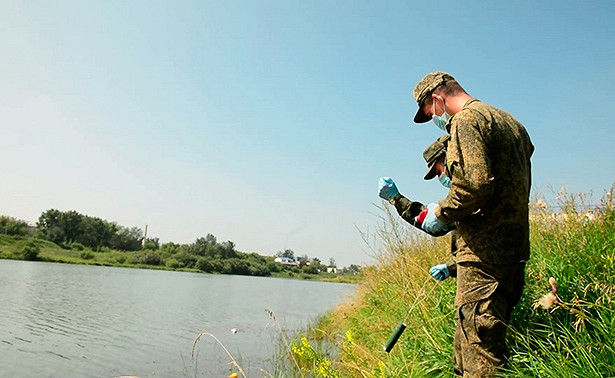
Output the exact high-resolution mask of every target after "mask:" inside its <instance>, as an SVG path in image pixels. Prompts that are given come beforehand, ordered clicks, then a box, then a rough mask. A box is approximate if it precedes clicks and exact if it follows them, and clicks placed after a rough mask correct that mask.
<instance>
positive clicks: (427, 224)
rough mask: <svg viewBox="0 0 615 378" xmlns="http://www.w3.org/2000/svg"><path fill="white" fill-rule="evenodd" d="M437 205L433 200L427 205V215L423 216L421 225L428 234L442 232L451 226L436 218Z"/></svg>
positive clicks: (448, 229)
mask: <svg viewBox="0 0 615 378" xmlns="http://www.w3.org/2000/svg"><path fill="white" fill-rule="evenodd" d="M437 207H438V204H436V203H433V202H432V203H430V204H428V205H427V216H426V217H425V220H424V221H423V225H422V226H421V227H422V228H423V230H425V231H427V232H428V233H430V234H436V235H437V234H442V233H444V232H446V231H450V229H451V228H452V227H451V226H449V225H447V224H446V223H444V222H442V221H440V220H439V219H438V218H436V208H437Z"/></svg>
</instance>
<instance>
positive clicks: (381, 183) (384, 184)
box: [378, 177, 399, 201]
mask: <svg viewBox="0 0 615 378" xmlns="http://www.w3.org/2000/svg"><path fill="white" fill-rule="evenodd" d="M398 194H399V190H397V186H395V183H394V182H393V180H391V178H390V177H380V180H378V195H379V196H380V198H382V199H385V200H387V201H389V200H390V199H391V198H393V197H395V196H396V195H398Z"/></svg>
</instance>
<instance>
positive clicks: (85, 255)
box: [79, 251, 94, 260]
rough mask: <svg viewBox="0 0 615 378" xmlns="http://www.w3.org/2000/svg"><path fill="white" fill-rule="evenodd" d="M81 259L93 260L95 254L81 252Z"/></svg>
mask: <svg viewBox="0 0 615 378" xmlns="http://www.w3.org/2000/svg"><path fill="white" fill-rule="evenodd" d="M79 257H81V258H82V259H84V260H91V259H93V258H94V254H93V253H92V252H91V251H81V253H79Z"/></svg>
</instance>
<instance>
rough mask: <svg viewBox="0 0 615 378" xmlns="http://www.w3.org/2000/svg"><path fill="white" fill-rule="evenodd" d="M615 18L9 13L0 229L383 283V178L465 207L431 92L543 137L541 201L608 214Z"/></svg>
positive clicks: (153, 6)
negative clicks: (378, 275)
mask: <svg viewBox="0 0 615 378" xmlns="http://www.w3.org/2000/svg"><path fill="white" fill-rule="evenodd" d="M613 16H615V2H613V1H610V0H602V1H592V2H579V1H566V0H560V1H540V2H536V1H508V2H492V1H465V2H459V1H447V0H444V1H439V2H415V1H386V2H382V1H305V0H301V1H294V0H288V1H265V0H260V1H251V0H241V1H234V0H224V1H149V0H147V1H140V0H131V1H123V0H122V1H119V0H105V1H87V0H76V1H66V0H58V1H53V2H52V1H27V2H25V1H7V0H5V1H2V2H1V3H0V27H1V29H2V30H1V33H0V47H1V49H2V59H0V72H1V74H0V122H1V124H2V126H0V130H1V132H0V143H1V146H2V148H1V149H0V182H1V183H2V184H1V185H0V214H3V215H9V216H13V217H16V218H18V219H22V220H26V221H28V222H30V223H32V224H34V223H36V221H37V220H38V217H39V216H40V214H41V213H42V212H44V211H45V210H47V209H51V208H54V209H58V210H61V211H69V210H76V211H78V212H79V213H81V214H85V215H89V216H93V217H99V218H102V219H105V220H108V221H112V222H116V223H118V224H120V225H123V226H126V227H139V228H144V227H145V225H147V227H148V237H158V238H159V239H160V241H161V242H163V243H164V242H169V241H173V242H176V243H191V242H193V241H194V240H195V239H197V238H198V237H203V236H205V235H207V234H213V235H214V236H216V238H217V239H218V241H220V242H222V241H226V240H230V241H232V242H234V243H235V245H236V248H237V249H238V250H240V251H243V252H256V253H259V254H262V255H273V254H275V253H277V252H279V251H283V250H285V249H291V250H293V251H294V252H295V255H297V256H299V255H308V256H309V257H310V258H311V257H317V258H319V259H320V260H321V261H323V262H325V263H328V262H329V259H331V258H333V259H335V261H336V262H337V264H338V266H347V265H349V264H369V263H371V262H373V258H374V255H373V252H372V247H373V246H371V247H370V245H369V244H368V243H366V242H365V241H364V238H363V235H370V234H371V233H372V232H374V231H375V230H376V229H377V228H378V227H379V226H378V225H379V223H380V216H381V215H382V213H381V210H379V209H378V207H379V206H383V205H384V206H387V205H385V204H383V203H382V202H381V200H380V198H379V197H378V178H379V177H381V176H389V177H391V178H393V180H395V182H396V183H397V186H398V188H399V190H400V191H401V193H403V194H404V195H406V196H407V197H409V198H412V199H414V200H419V201H421V202H423V203H429V202H437V201H438V200H440V199H441V198H443V197H444V196H445V195H446V191H445V189H444V188H443V187H441V185H440V184H439V183H438V182H437V180H433V181H424V180H423V175H424V173H425V170H426V165H425V161H424V160H423V158H422V152H423V149H424V148H425V147H426V146H427V145H428V144H430V143H431V142H432V141H433V140H435V139H436V138H437V137H438V136H440V135H441V131H439V130H438V129H437V128H436V127H435V125H433V123H431V122H430V123H426V124H420V125H418V124H414V123H413V121H412V118H413V116H414V113H415V112H416V109H417V106H416V103H415V102H414V99H413V97H412V90H413V88H414V86H415V85H416V83H417V82H418V81H419V80H420V79H421V78H422V77H423V76H424V75H425V74H427V73H429V72H432V71H446V72H448V73H450V74H451V75H453V76H454V77H455V78H456V79H457V80H458V81H459V82H460V84H461V85H462V86H463V87H464V88H465V89H466V90H467V91H468V93H469V94H470V95H472V96H473V97H476V98H479V99H481V100H482V101H485V102H487V103H489V104H492V105H494V106H496V107H498V108H501V109H504V110H507V111H508V112H510V113H511V114H513V115H514V116H515V117H516V118H517V119H518V120H519V121H521V122H522V123H523V124H524V125H525V127H526V128H527V130H528V132H529V134H530V136H531V138H532V142H533V143H534V145H535V147H536V150H535V153H534V155H533V157H532V174H533V181H532V196H533V198H541V197H546V198H547V199H553V198H554V195H555V193H557V192H559V191H561V190H562V189H565V190H567V192H569V193H581V194H584V195H585V196H586V198H587V199H588V202H590V203H592V204H597V203H599V201H600V198H602V197H603V195H604V193H605V192H606V191H607V190H608V189H609V188H610V187H611V185H613V183H614V181H615V174H614V173H615V169H613V161H614V160H615V159H614V158H615V152H614V149H615V143H614V142H615V137H614V136H613V127H612V122H613V119H615V107H614V106H613V103H614V101H615V95H614V88H615V42H613V37H614V36H615V23H613V22H612V19H613ZM548 202H550V201H548ZM550 203H552V204H555V202H550Z"/></svg>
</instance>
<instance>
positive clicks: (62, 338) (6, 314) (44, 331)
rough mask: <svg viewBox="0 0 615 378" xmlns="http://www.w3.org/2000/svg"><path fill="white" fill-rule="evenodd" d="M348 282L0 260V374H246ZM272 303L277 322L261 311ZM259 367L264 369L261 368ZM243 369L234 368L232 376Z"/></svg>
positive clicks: (347, 288)
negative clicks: (240, 372)
mask: <svg viewBox="0 0 615 378" xmlns="http://www.w3.org/2000/svg"><path fill="white" fill-rule="evenodd" d="M353 292H354V285H350V284H339V283H326V282H311V281H300V280H290V279H279V278H264V277H247V276H231V275H212V274H199V273H187V272H171V271H157V270H143V269H128V268H114V267H98V266H86V265H69V264H55V263H42V262H27V261H12V260H0V376H2V377H117V376H126V375H134V376H139V377H195V376H197V377H227V376H228V375H229V374H230V373H231V372H238V370H237V369H236V368H234V367H233V366H232V365H231V364H230V361H231V359H230V358H229V356H228V355H227V354H226V352H225V351H224V349H223V348H222V347H221V346H220V345H219V344H218V343H217V342H216V340H215V339H214V338H213V337H211V336H203V337H202V338H201V339H200V340H199V342H198V343H197V345H196V348H195V358H194V359H192V358H191V353H192V345H193V342H194V340H195V339H196V337H197V336H198V335H199V334H201V333H203V332H206V333H209V334H212V335H214V336H215V337H216V338H217V339H218V340H219V341H220V343H222V345H224V347H226V349H227V350H228V351H229V353H230V354H231V355H232V357H233V358H234V359H235V360H236V362H237V363H238V364H239V365H240V366H241V368H242V369H243V370H244V372H245V373H246V375H247V376H248V377H261V376H268V375H267V374H268V373H269V374H270V373H273V371H274V369H275V368H274V366H275V364H276V361H275V359H276V358H275V356H276V354H277V352H278V350H279V347H280V345H283V343H280V342H279V340H280V336H281V334H280V331H279V329H278V326H280V327H282V328H283V330H284V332H285V333H286V334H287V335H288V336H290V335H291V334H292V332H293V331H294V330H297V329H301V328H303V327H306V326H307V325H309V324H310V323H311V322H313V321H314V320H315V319H317V318H318V316H319V315H321V314H323V313H324V312H326V311H327V310H329V309H331V308H333V307H334V306H335V305H336V304H338V303H340V302H342V301H344V300H346V299H348V297H349V296H350V295H351V294H352V293H353ZM267 308H270V309H272V310H273V311H274V313H275V316H276V318H277V322H275V321H274V320H273V319H272V318H271V317H270V316H269V314H268V313H267V312H266V311H265V309H267ZM264 372H265V373H264ZM240 376H241V375H240Z"/></svg>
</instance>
